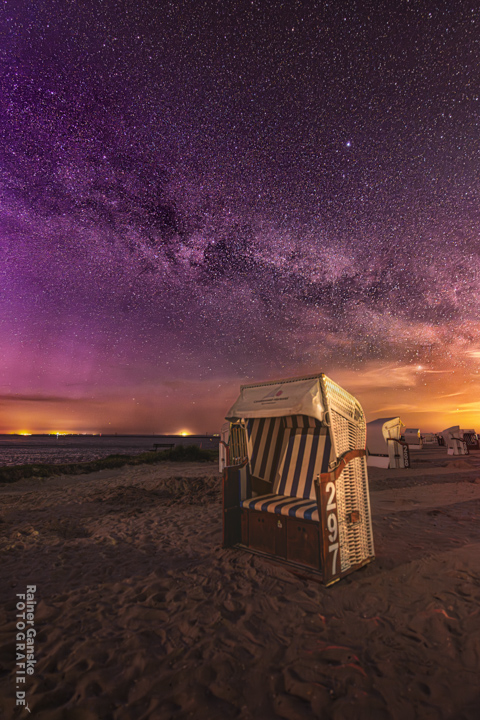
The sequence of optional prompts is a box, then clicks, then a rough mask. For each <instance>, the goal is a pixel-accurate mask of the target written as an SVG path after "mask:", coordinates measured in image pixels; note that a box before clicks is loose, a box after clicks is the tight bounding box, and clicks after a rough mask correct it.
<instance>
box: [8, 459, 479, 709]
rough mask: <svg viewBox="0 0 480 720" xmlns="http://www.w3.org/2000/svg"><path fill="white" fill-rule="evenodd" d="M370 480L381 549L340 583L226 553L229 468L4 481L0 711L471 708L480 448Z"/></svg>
mask: <svg viewBox="0 0 480 720" xmlns="http://www.w3.org/2000/svg"><path fill="white" fill-rule="evenodd" d="M369 480H370V498H371V507H372V519H373V528H374V541H375V550H376V560H375V561H374V562H373V563H371V564H370V565H368V566H367V567H365V568H363V569H362V570H360V571H358V572H355V573H353V574H352V575H350V576H348V577H347V578H346V579H344V580H342V581H341V582H339V583H336V584H335V585H333V586H331V587H329V588H325V587H323V586H322V585H320V584H319V583H318V582H316V581H314V580H307V579H302V578H298V577H296V576H294V575H293V574H292V573H291V572H289V571H288V570H287V569H285V568H284V567H282V566H280V565H276V564H273V563H271V562H269V561H267V560H264V559H262V558H259V557H257V556H254V555H251V554H249V553H247V552H243V551H239V550H223V549H222V547H221V530H222V513H221V493H220V482H221V479H220V475H219V473H218V467H217V465H216V464H214V463H199V464H190V463H189V464H182V465H179V464H178V463H163V464H158V465H153V466H152V465H150V466H128V467H125V468H122V469H119V470H109V471H100V472H97V473H94V474H91V475H81V476H61V477H55V478H48V479H44V480H38V479H28V480H22V481H20V482H17V483H13V484H2V485H0V498H1V505H0V538H1V539H0V555H1V565H0V608H1V609H0V716H1V717H2V718H13V719H15V718H26V717H30V713H29V712H28V710H30V711H31V716H32V717H35V718H36V719H37V720H64V719H65V720H70V719H71V720H98V719H102V720H103V719H105V720H108V719H109V718H112V719H115V720H124V719H125V720H127V719H129V720H130V719H131V720H147V719H152V720H157V719H158V720H169V719H170V718H171V719H172V720H173V719H175V720H177V719H178V720H181V719H183V718H193V719H194V720H217V719H218V720H225V719H227V718H245V719H255V720H257V719H258V720H268V719H269V718H287V719H288V720H301V719H302V718H322V720H329V719H331V720H367V719H368V720H389V719H392V720H417V719H418V720H476V718H478V712H479V710H478V708H479V704H480V523H479V516H480V453H479V452H477V453H476V454H471V455H470V456H468V457H451V456H447V454H446V450H445V448H435V449H424V450H423V451H418V452H413V453H412V468H410V469H408V470H381V469H377V468H369ZM29 586H34V587H35V592H34V599H35V601H36V604H35V606H34V620H32V623H33V624H32V626H33V627H34V629H35V632H36V635H35V637H34V646H33V654H34V658H35V660H36V663H35V664H34V665H33V666H32V667H33V668H34V670H33V671H32V674H29V675H28V674H27V675H26V676H25V682H22V681H20V682H17V681H18V668H17V670H16V669H15V662H16V652H20V653H22V652H23V651H22V650H20V651H18V649H16V634H17V632H19V630H18V627H17V623H18V619H17V614H18V613H19V612H21V608H20V610H19V609H18V608H17V603H18V602H20V603H21V602H22V600H21V596H22V594H25V593H26V591H27V588H28V587H29ZM17 594H18V595H17ZM19 598H20V600H19ZM16 690H20V692H23V691H24V692H25V696H24V699H25V702H26V703H28V710H27V709H26V708H25V707H22V706H16V697H15V693H16Z"/></svg>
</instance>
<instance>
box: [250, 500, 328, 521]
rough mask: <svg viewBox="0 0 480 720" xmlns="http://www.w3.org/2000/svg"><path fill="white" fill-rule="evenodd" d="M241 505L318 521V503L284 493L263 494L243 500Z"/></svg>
mask: <svg viewBox="0 0 480 720" xmlns="http://www.w3.org/2000/svg"><path fill="white" fill-rule="evenodd" d="M241 506H242V507H244V508H248V509H250V510H259V511H262V512H269V513H275V514H276V515H286V516H287V517H295V518H301V519H303V520H315V521H316V522H318V507H317V503H316V502H315V501H312V500H305V499H302V498H292V497H285V496H284V495H274V494H271V495H262V496H260V497H255V498H249V499H248V500H242V502H241Z"/></svg>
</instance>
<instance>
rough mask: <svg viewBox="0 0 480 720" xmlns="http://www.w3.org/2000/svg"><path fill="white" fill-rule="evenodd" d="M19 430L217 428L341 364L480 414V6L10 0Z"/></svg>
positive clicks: (385, 397)
mask: <svg viewBox="0 0 480 720" xmlns="http://www.w3.org/2000/svg"><path fill="white" fill-rule="evenodd" d="M0 30H1V35H0V37H1V42H0V81H1V84H0V102H1V106H0V107H1V115H0V132H1V135H2V138H1V143H0V157H1V162H0V172H1V176H0V278H1V280H0V292H1V306H0V309H1V313H0V339H1V347H2V362H1V374H0V385H1V389H0V432H11V431H20V430H23V431H27V430H29V431H31V432H35V431H36V432H42V431H62V430H63V431H79V432H87V431H88V432H109V431H111V432H133V433H143V432H157V433H161V432H166V433H167V432H180V431H182V430H189V431H191V432H206V431H208V432H217V431H218V429H219V427H220V425H221V424H222V422H223V418H224V415H225V413H226V411H227V410H228V407H229V405H230V404H231V403H232V402H233V400H234V399H235V398H236V396H237V394H238V390H239V385H240V383H242V382H249V381H256V380H265V379H276V378H282V377H289V376H296V375H301V374H304V373H311V372H326V373H327V374H329V375H330V376H331V377H332V378H333V379H334V380H336V381H337V382H339V383H340V384H341V385H344V387H346V389H348V390H349V391H350V392H352V393H353V394H354V395H356V397H358V399H359V400H360V402H361V403H362V404H363V406H364V409H365V411H366V413H367V419H368V420H372V419H374V418H375V417H379V416H388V415H391V416H393V415H400V417H401V418H402V420H403V421H404V422H405V423H406V424H407V425H409V426H414V427H420V428H422V429H425V430H427V429H428V430H441V429H443V428H444V427H447V426H449V425H453V424H460V425H461V426H463V427H475V426H476V427H477V429H478V430H480V396H479V389H480V378H479V364H480V320H479V307H480V303H479V301H480V297H479V296H480V274H479V269H480V239H479V228H480V216H479V208H480V204H479V200H480V198H479V194H480V186H479V169H480V163H479V161H480V126H479V110H480V8H477V7H476V5H475V3H473V4H472V3H466V2H456V1H453V2H438V1H437V2H435V3H433V2H417V1H415V2H413V1H412V2H407V0H400V2H398V3H391V2H373V0H372V2H365V1H363V2H341V1H339V2H331V3H328V2H297V1H294V0H292V1H291V2H283V3H282V2H264V1H262V2H242V1H238V2H235V3H226V2H224V1H219V2H212V1H211V0H208V1H207V0H205V1H204V2H201V1H200V2H158V1H157V0H148V1H146V0H135V2H132V1H130V0H125V1H124V2H114V1H113V0H105V1H104V2H102V3H100V2H93V0H90V1H89V2H87V1H86V0H83V1H82V0H79V1H77V2H75V3H72V2H67V0H63V1H60V0H39V1H38V2H35V3H31V2H26V1H24V2H23V1H22V0H15V2H10V1H9V0H6V2H3V4H2V9H1V10H0Z"/></svg>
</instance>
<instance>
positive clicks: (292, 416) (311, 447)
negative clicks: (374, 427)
mask: <svg viewBox="0 0 480 720" xmlns="http://www.w3.org/2000/svg"><path fill="white" fill-rule="evenodd" d="M226 419H227V420H228V421H229V436H228V443H227V442H226V441H225V446H226V450H227V449H228V454H227V455H226V459H227V464H226V465H225V467H224V470H223V546H224V547H237V548H242V549H245V550H249V551H250V552H253V553H257V554H259V555H264V556H266V557H269V558H272V559H275V560H277V561H279V562H282V563H285V564H286V565H288V566H290V567H291V568H292V569H293V570H296V571H302V572H305V571H308V572H311V573H314V574H316V575H319V576H320V579H321V580H322V582H323V583H325V584H326V585H330V584H331V583H333V582H335V581H337V580H339V579H340V578H342V577H344V576H345V575H347V574H348V573H351V572H353V571H354V570H357V569H358V568H360V567H362V566H363V565H365V564H366V563H368V562H370V561H372V560H373V559H374V544H373V535H372V523H371V514H370V498H369V491H368V476H367V464H366V450H365V416H364V414H363V410H362V408H361V406H360V404H359V403H358V401H357V400H356V399H355V398H354V397H352V395H350V394H349V393H347V392H346V391H345V390H343V388H341V387H340V386H339V385H337V384H336V383H334V382H333V381H332V380H330V378H328V377H327V376H326V375H324V374H318V375H308V376H306V377H301V378H293V379H291V380H280V381H276V382H273V381H272V382H265V383H259V384H252V385H242V387H241V389H240V396H239V398H238V399H237V401H236V402H235V403H234V405H233V406H232V408H231V409H230V411H229V412H228V414H227V416H226Z"/></svg>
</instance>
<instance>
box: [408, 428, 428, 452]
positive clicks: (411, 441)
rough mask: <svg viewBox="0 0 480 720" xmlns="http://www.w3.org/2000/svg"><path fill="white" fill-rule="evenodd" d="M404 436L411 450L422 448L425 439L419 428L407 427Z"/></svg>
mask: <svg viewBox="0 0 480 720" xmlns="http://www.w3.org/2000/svg"><path fill="white" fill-rule="evenodd" d="M403 436H404V438H405V442H406V443H407V445H408V447H409V449H410V450H421V449H422V447H423V441H422V436H421V434H420V430H419V429H418V428H405V432H404V434H403Z"/></svg>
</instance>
